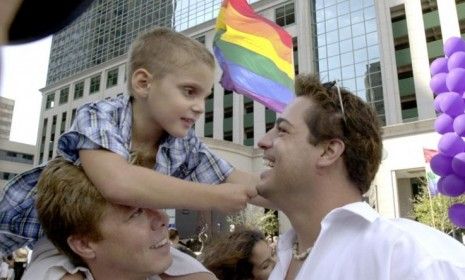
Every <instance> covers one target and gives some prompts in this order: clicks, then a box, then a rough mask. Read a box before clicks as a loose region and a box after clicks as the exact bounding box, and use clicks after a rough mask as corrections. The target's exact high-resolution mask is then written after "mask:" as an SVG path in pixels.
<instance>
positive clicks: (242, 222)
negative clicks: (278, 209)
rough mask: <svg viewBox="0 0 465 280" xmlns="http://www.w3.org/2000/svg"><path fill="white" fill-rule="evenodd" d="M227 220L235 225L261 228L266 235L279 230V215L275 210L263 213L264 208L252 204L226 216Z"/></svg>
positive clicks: (272, 234) (274, 233) (271, 234)
mask: <svg viewBox="0 0 465 280" xmlns="http://www.w3.org/2000/svg"><path fill="white" fill-rule="evenodd" d="M226 221H227V222H228V223H229V224H231V225H235V226H244V227H247V228H256V229H259V230H260V231H261V232H263V233H264V234H265V235H266V236H274V235H276V234H277V233H278V231H279V222H278V217H276V215H275V214H274V211H272V210H270V211H268V212H266V213H263V208H261V207H256V206H252V205H249V206H247V208H246V209H245V210H243V211H241V212H239V214H236V215H232V216H228V217H226Z"/></svg>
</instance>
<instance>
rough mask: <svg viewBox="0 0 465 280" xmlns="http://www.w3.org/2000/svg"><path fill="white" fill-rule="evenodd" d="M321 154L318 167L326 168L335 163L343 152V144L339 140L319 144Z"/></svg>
mask: <svg viewBox="0 0 465 280" xmlns="http://www.w3.org/2000/svg"><path fill="white" fill-rule="evenodd" d="M320 145H321V149H322V153H321V156H320V158H319V160H318V163H317V164H318V166H320V167H326V166H330V165H331V164H333V163H334V162H336V161H337V160H338V159H339V158H340V157H341V156H342V154H343V153H344V151H345V148H346V146H345V144H344V142H343V141H342V140H341V139H338V138H334V139H331V140H328V141H325V142H323V143H320Z"/></svg>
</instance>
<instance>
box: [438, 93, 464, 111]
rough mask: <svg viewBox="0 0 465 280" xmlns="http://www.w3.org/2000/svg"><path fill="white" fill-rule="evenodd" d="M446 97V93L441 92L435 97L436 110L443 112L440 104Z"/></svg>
mask: <svg viewBox="0 0 465 280" xmlns="http://www.w3.org/2000/svg"><path fill="white" fill-rule="evenodd" d="M464 95H465V94H464ZM444 97H445V95H444V94H443V93H441V94H438V95H436V97H435V98H434V101H433V105H434V110H436V112H439V113H442V110H441V106H440V105H441V102H442V99H443V98H444Z"/></svg>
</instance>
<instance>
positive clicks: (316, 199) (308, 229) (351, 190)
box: [282, 182, 362, 251]
mask: <svg viewBox="0 0 465 280" xmlns="http://www.w3.org/2000/svg"><path fill="white" fill-rule="evenodd" d="M333 183H334V182H333ZM361 199H362V197H361V195H360V193H359V191H358V189H357V188H356V187H354V186H352V185H350V186H344V187H341V186H340V185H339V187H337V185H336V186H335V185H332V186H331V185H327V186H324V185H320V186H319V187H318V189H317V190H309V191H308V192H307V193H301V194H298V195H297V194H296V195H295V196H294V200H293V201H291V202H290V203H288V204H287V206H286V207H285V209H282V210H283V212H284V213H285V214H286V216H287V217H288V218H289V220H290V222H291V224H292V227H293V228H294V230H295V232H296V235H297V242H299V248H301V249H300V250H299V251H305V250H306V249H307V248H309V247H311V246H313V245H314V243H315V242H316V240H317V238H318V235H319V234H320V230H321V221H322V220H323V219H324V217H325V216H326V215H327V214H328V213H329V212H331V211H332V210H334V209H336V208H339V207H342V206H344V205H347V204H350V203H353V202H358V201H361Z"/></svg>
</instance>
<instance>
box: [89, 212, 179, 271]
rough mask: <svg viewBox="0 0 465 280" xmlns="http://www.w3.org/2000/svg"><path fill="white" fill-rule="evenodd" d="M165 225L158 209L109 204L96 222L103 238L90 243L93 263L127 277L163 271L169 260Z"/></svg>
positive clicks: (164, 220) (163, 217)
mask: <svg viewBox="0 0 465 280" xmlns="http://www.w3.org/2000/svg"><path fill="white" fill-rule="evenodd" d="M167 224H168V218H167V216H166V214H165V213H164V212H163V211H160V210H148V209H142V208H134V207H126V206H119V205H109V207H108V208H107V209H106V210H105V212H104V214H103V216H102V219H101V223H100V225H99V228H100V231H101V235H102V239H101V240H99V241H96V242H93V248H94V251H95V256H96V258H95V263H97V264H98V265H102V266H105V267H107V268H113V270H112V271H115V273H118V275H128V277H129V276H143V277H147V276H148V275H156V274H160V273H162V272H164V271H165V270H166V269H167V268H168V267H169V266H170V265H171V263H172V256H171V253H170V243H169V240H168V229H167V226H166V225H167Z"/></svg>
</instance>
